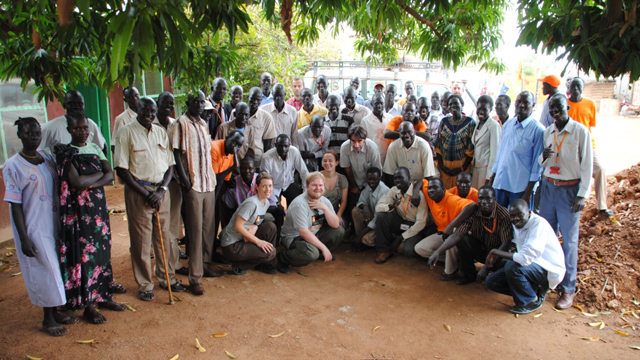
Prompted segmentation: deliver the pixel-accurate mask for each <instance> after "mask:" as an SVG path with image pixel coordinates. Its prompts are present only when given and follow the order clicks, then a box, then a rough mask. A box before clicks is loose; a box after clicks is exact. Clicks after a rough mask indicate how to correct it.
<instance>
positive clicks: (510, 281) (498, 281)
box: [484, 260, 549, 306]
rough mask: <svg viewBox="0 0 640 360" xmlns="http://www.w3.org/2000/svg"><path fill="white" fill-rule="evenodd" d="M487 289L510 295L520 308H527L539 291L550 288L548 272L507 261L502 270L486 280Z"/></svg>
mask: <svg viewBox="0 0 640 360" xmlns="http://www.w3.org/2000/svg"><path fill="white" fill-rule="evenodd" d="M484 284H485V286H486V287H487V289H489V290H491V291H495V292H499V293H501V294H505V295H510V296H512V297H513V301H514V302H515V303H516V305H518V306H525V305H527V304H529V303H530V302H532V301H534V300H535V299H536V297H537V296H538V289H539V288H543V289H545V290H546V288H547V287H548V286H549V285H548V284H549V282H548V280H547V270H545V269H543V268H542V267H541V266H540V265H538V264H536V263H533V264H531V265H529V266H522V265H520V264H519V263H517V262H515V261H511V260H509V261H507V262H506V263H505V265H504V267H502V268H501V269H499V270H497V271H496V272H494V273H492V274H490V275H489V276H487V278H486V279H485V280H484Z"/></svg>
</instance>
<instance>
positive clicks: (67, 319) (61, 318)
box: [53, 313, 80, 325]
mask: <svg viewBox="0 0 640 360" xmlns="http://www.w3.org/2000/svg"><path fill="white" fill-rule="evenodd" d="M53 319H54V320H55V321H56V322H57V323H58V324H62V325H73V324H77V323H78V321H80V319H78V318H77V317H75V316H69V315H61V314H58V313H55V314H54V315H53Z"/></svg>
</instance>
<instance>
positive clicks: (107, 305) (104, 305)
mask: <svg viewBox="0 0 640 360" xmlns="http://www.w3.org/2000/svg"><path fill="white" fill-rule="evenodd" d="M98 307H99V308H100V309H107V310H111V311H125V310H127V305H125V304H121V303H117V302H115V301H103V302H99V303H98Z"/></svg>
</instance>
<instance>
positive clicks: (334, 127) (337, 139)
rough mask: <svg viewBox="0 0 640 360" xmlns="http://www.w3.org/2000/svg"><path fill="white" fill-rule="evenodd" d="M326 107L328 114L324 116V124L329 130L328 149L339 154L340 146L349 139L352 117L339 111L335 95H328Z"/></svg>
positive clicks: (338, 102)
mask: <svg viewBox="0 0 640 360" xmlns="http://www.w3.org/2000/svg"><path fill="white" fill-rule="evenodd" d="M326 105H327V109H328V111H329V112H328V113H327V115H325V117H324V122H325V124H326V125H327V126H328V127H329V128H330V129H331V137H330V139H329V148H328V149H329V150H333V151H335V152H336V153H338V154H340V146H342V144H343V143H344V142H345V141H346V140H347V139H348V138H349V136H348V135H347V133H348V131H349V127H350V126H351V125H352V124H353V116H351V115H348V114H346V113H344V112H342V111H340V100H339V99H338V96H337V95H329V97H328V98H327V101H326Z"/></svg>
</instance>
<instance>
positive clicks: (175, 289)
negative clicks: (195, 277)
mask: <svg viewBox="0 0 640 360" xmlns="http://www.w3.org/2000/svg"><path fill="white" fill-rule="evenodd" d="M160 289H162V290H167V285H166V284H165V285H162V284H160ZM186 290H187V288H185V287H184V286H182V281H178V282H176V283H175V284H172V285H171V291H173V292H185V291H186Z"/></svg>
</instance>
